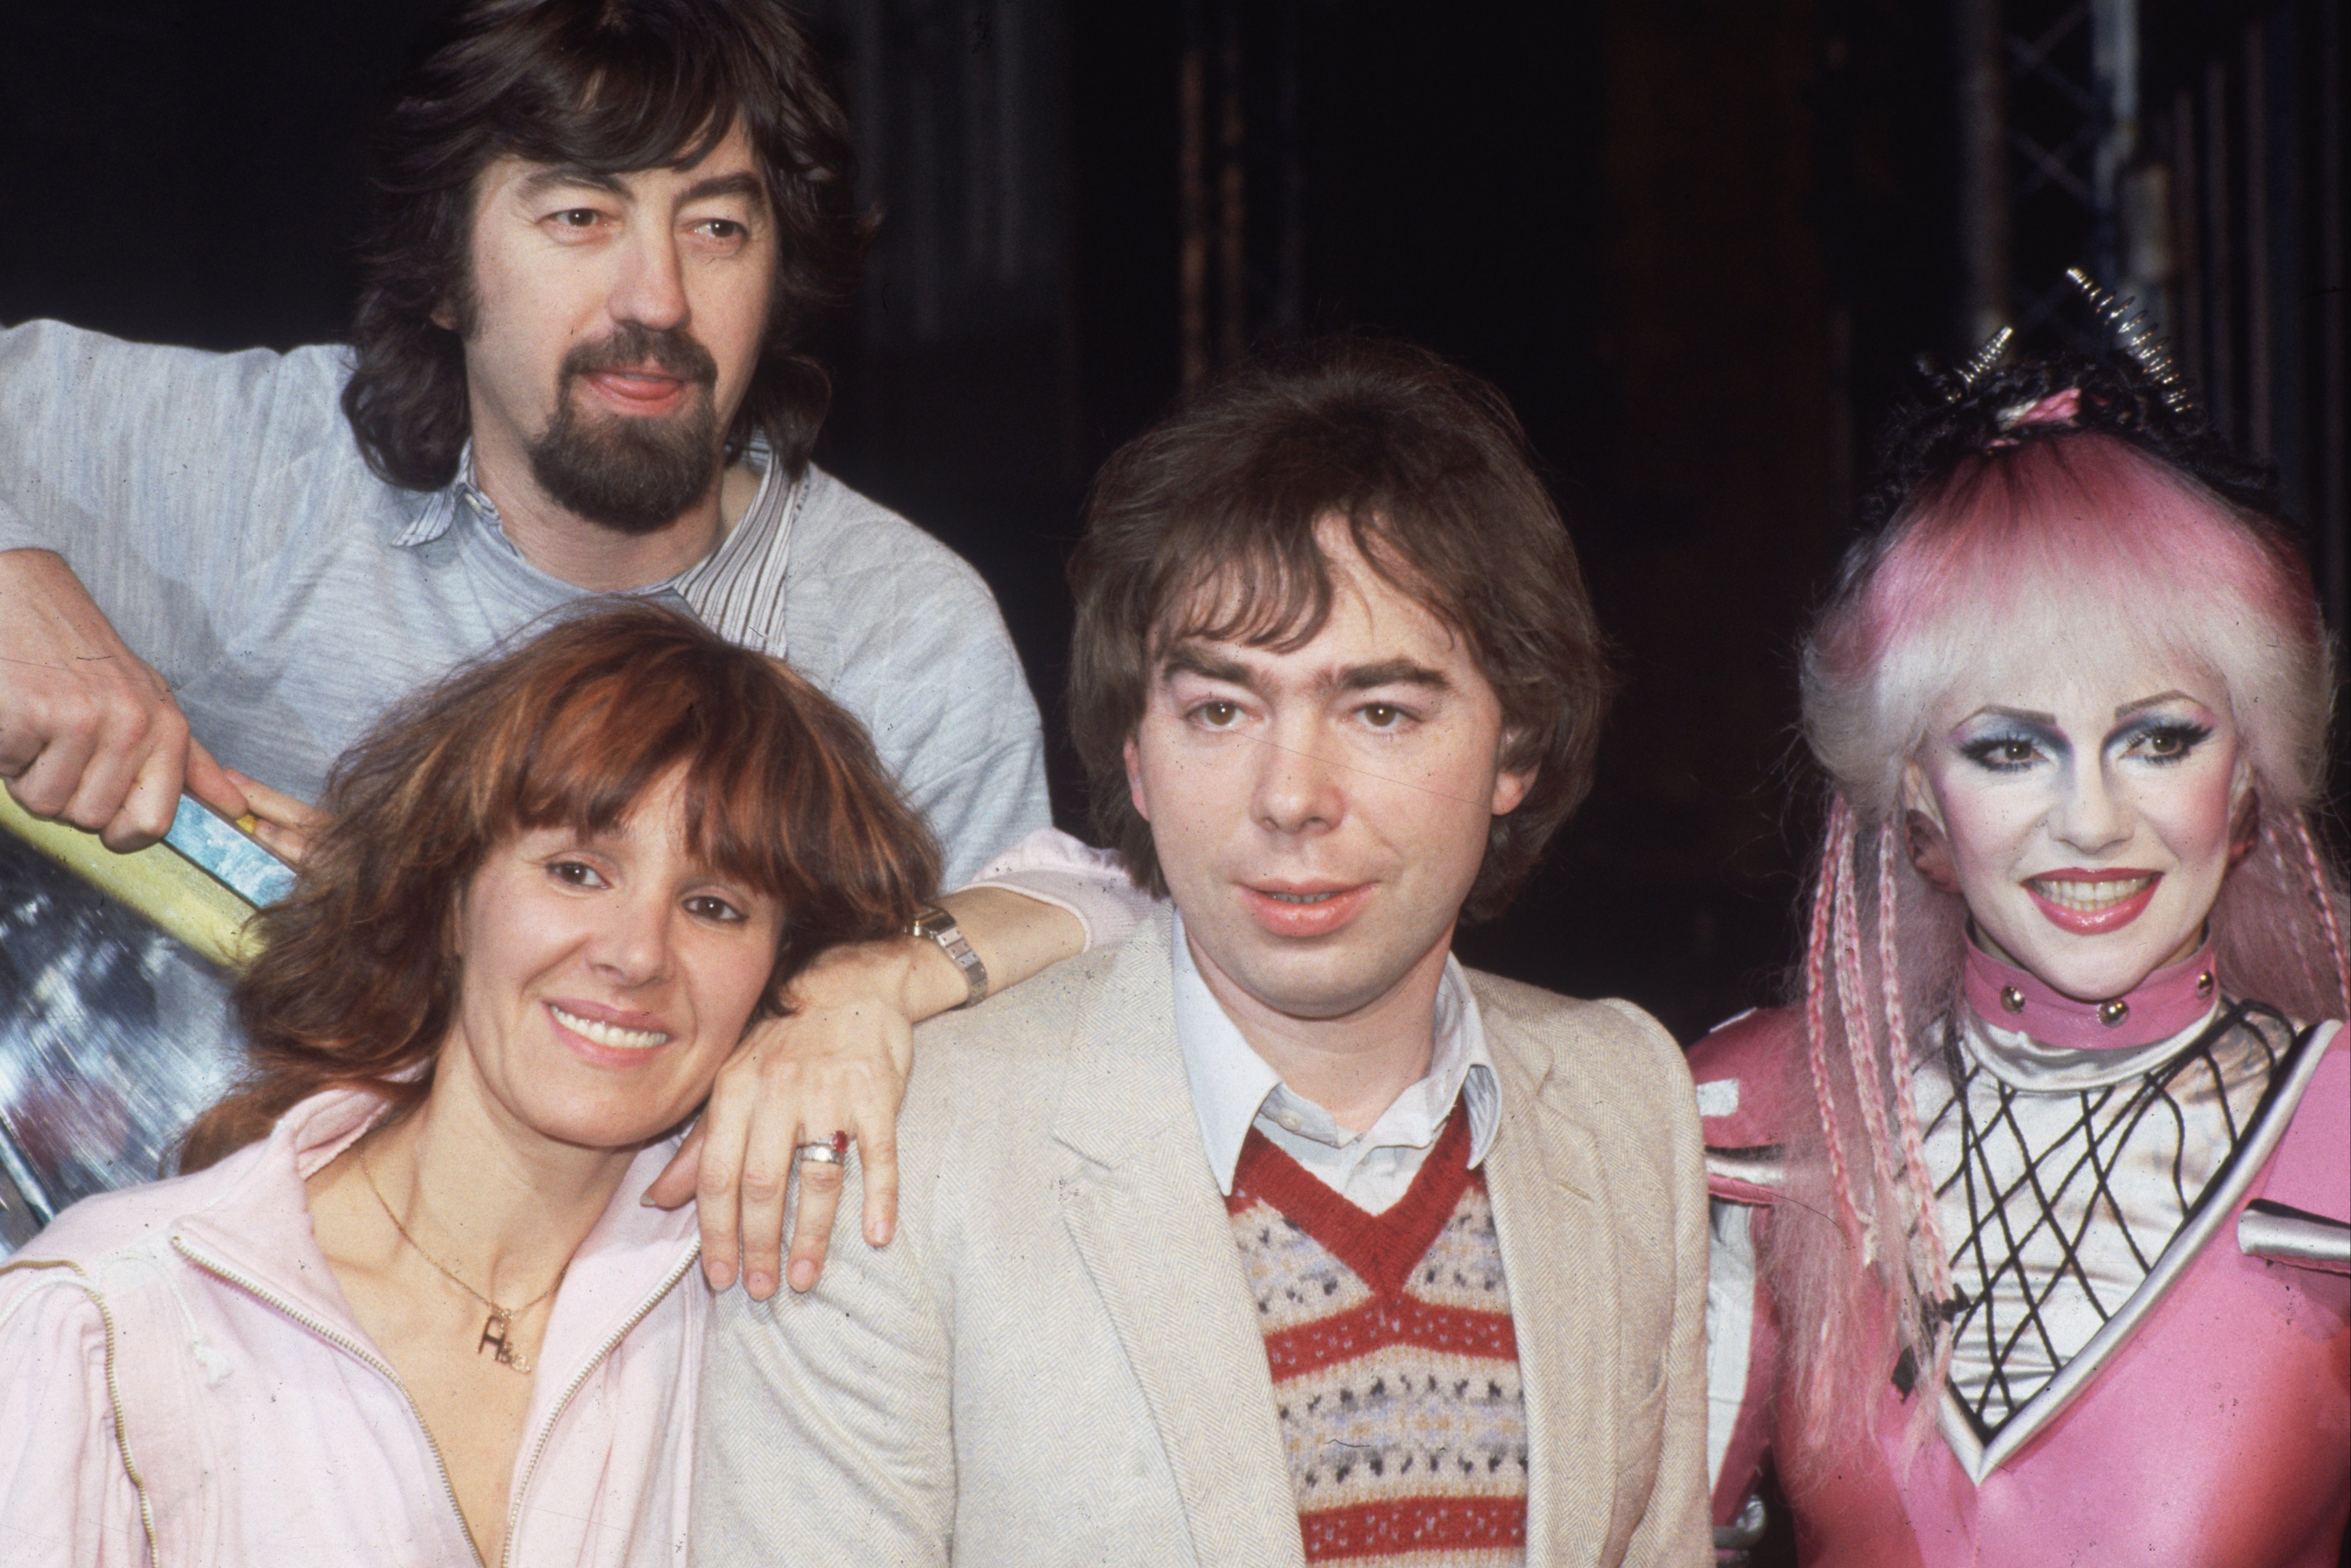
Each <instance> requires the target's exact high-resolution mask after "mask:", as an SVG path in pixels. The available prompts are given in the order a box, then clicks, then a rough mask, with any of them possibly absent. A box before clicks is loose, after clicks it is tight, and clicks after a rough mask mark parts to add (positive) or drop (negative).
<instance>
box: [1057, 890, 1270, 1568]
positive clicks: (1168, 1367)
mask: <svg viewBox="0 0 2351 1568" xmlns="http://www.w3.org/2000/svg"><path fill="white" fill-rule="evenodd" d="M1169 936H1170V932H1169V925H1168V922H1167V919H1166V916H1165V915H1164V914H1163V915H1159V916H1157V917H1156V918H1155V920H1154V921H1153V922H1152V923H1151V924H1150V925H1146V926H1145V927H1144V928H1143V929H1142V930H1140V931H1138V932H1137V933H1136V934H1135V936H1134V937H1133V938H1132V939H1131V940H1129V941H1128V943H1127V944H1126V946H1125V949H1124V950H1123V952H1122V953H1121V954H1120V956H1119V958H1118V960H1117V962H1116V963H1115V964H1114V965H1113V967H1112V970H1111V973H1110V975H1109V976H1108V977H1107V978H1106V981H1105V983H1104V986H1103V991H1102V998H1100V1000H1099V1001H1098V1002H1097V1003H1096V1004H1095V1009H1094V1011H1093V1014H1092V1017H1091V1018H1090V1019H1089V1020H1088V1023H1087V1026H1086V1030H1087V1038H1086V1040H1085V1042H1084V1044H1083V1046H1082V1048H1081V1051H1080V1052H1079V1053H1078V1055H1077V1057H1076V1059H1075V1060H1074V1061H1072V1062H1071V1075H1070V1078H1069V1081H1068V1083H1067V1085H1066V1088H1065V1092H1064V1095H1063V1099H1062V1103H1061V1109H1060V1111H1059V1113H1058V1115H1057V1119H1056V1122H1055V1127H1054V1135H1055V1137H1056V1139H1057V1140H1058V1141H1060V1142H1061V1144H1063V1145H1066V1146H1067V1147H1069V1148H1070V1149H1071V1150H1073V1151H1074V1152H1076V1153H1077V1154H1078V1155H1081V1158H1082V1163H1081V1165H1080V1166H1078V1168H1077V1172H1076V1174H1075V1176H1073V1177H1072V1178H1071V1180H1070V1181H1069V1182H1067V1183H1065V1184H1064V1185H1063V1186H1062V1190H1061V1210H1062V1218H1063V1220H1064V1222H1065V1223H1066V1224H1067V1226H1068V1228H1069V1232H1070V1237H1071V1240H1072V1241H1073V1242H1074V1243H1075V1244H1076V1247H1077V1250H1078V1255H1079V1256H1080V1258H1081V1259H1082V1260H1084V1263H1085V1266H1086V1270H1087V1271H1088V1273H1090V1274H1091V1275H1092V1278H1093V1282H1094V1288H1095V1290H1096V1291H1099V1292H1100V1294H1101V1298H1102V1304H1103V1306H1104V1307H1105V1309H1106V1310H1107V1311H1108V1312H1109V1314H1110V1318H1111V1322H1112V1323H1113V1326H1114V1328H1115V1329H1116V1332H1117V1334H1118V1339H1119V1343H1120V1345H1121V1347H1122V1348H1123V1350H1124V1352H1125V1354H1126V1358H1127V1361H1128V1364H1130V1366H1131V1367H1132V1368H1133V1369H1134V1375H1135V1380H1136V1381H1137V1382H1138V1383H1139V1384H1141V1385H1142V1388H1143V1396H1144V1401H1145V1403H1146V1404H1148V1405H1149V1406H1150V1409H1151V1416H1152V1420H1153V1422H1154V1424H1155V1426H1156V1427H1157V1428H1158V1432H1159V1437H1160V1441H1161V1443H1162V1445H1163V1446H1164V1448H1165V1452H1166V1455H1167V1461H1168V1464H1169V1467H1170V1468H1171V1469H1173V1470H1174V1471H1175V1483H1176V1486H1177V1488H1178V1490H1180V1492H1181V1494H1182V1496H1183V1501H1184V1512H1185V1517H1186V1521H1188V1523H1189V1524H1190V1527H1191V1534H1192V1549H1193V1552H1194V1554H1195V1556H1196V1557H1197V1559H1198V1560H1199V1561H1200V1562H1201V1563H1215V1564H1219V1565H1221V1564H1225V1563H1268V1564H1272V1563H1280V1564H1302V1563H1303V1562H1304V1549H1303V1547H1302V1545H1301V1540H1300V1536H1299V1532H1298V1503H1297V1498H1296V1494H1295V1493H1294V1492H1293V1491H1292V1490H1291V1488H1290V1465H1289V1459H1288V1458H1287V1456H1286V1455H1285V1454H1284V1453H1283V1451H1282V1444H1281V1431H1280V1418H1279V1416H1278V1415H1277V1413H1276V1411H1275V1409H1274V1404H1273V1388H1272V1384H1271V1381H1270V1378H1269V1376H1268V1375H1267V1372H1266V1362H1265V1342H1264V1340H1263V1338H1262V1337H1261V1336H1260V1334H1259V1330H1258V1326H1257V1312H1256V1304H1255V1302H1254V1301H1251V1300H1250V1297H1249V1289H1248V1286H1247V1284H1246V1282H1245V1281H1243V1279H1242V1275H1241V1265H1240V1257H1239V1253H1238V1250H1237V1249H1236V1248H1235V1246H1234V1243H1233V1236H1232V1228H1231V1225H1230V1224H1229V1222H1228V1219H1227V1218H1226V1214H1225V1207H1224V1203H1223V1201H1222V1199H1221V1197H1219V1195H1218V1193H1217V1183H1216V1177H1215V1176H1214V1175H1213V1174H1212V1173H1211V1172H1210V1171H1209V1169H1208V1160H1207V1155H1206V1154H1204V1153H1203V1152H1202V1150H1201V1147H1200V1134H1199V1127H1198V1124H1197V1122H1196V1119H1195V1117H1194V1114H1193V1111H1192V1094H1191V1088H1190V1085H1189V1084H1188V1082H1186V1078H1185V1075H1184V1063H1183V1056H1182V1052H1181V1050H1180V1048H1179V1047H1178V1046H1177V1044H1176V1041H1175V1000H1174V993H1173V987H1172V979H1171V970H1170V967H1169V949H1168V941H1169Z"/></svg>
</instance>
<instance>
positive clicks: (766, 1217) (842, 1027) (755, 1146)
mask: <svg viewBox="0 0 2351 1568" xmlns="http://www.w3.org/2000/svg"><path fill="white" fill-rule="evenodd" d="M939 902H940V904H942V905H944V906H945V907H946V909H947V910H948V911H949V912H951V913H952V914H953V915H955V917H956V922H957V924H958V925H959V926H960V927H961V930H962V933H963V936H964V937H965V939H966V940H967V942H968V943H969V944H970V945H971V947H972V950H973V951H974V952H975V953H977V955H978V956H979V958H980V960H981V963H982V966H983V967H984V969H985V971H986V974H987V988H988V989H989V990H990V991H997V990H1001V989H1003V988H1005V987H1007V986H1014V985H1018V984H1019V983H1020V982H1021V981H1023V980H1025V979H1027V978H1028V977H1029V976H1031V975H1034V974H1036V973H1037V972H1038V971H1040V969H1043V968H1045V967H1048V966H1050V965H1052V964H1057V963H1059V962H1061V960H1062V959H1064V958H1067V957H1070V956H1073V955H1075V954H1078V953H1081V952H1083V951H1084V950H1085V946H1086V927H1085V925H1084V923H1083V922H1082V921H1081V920H1080V919H1079V918H1078V917H1077V916H1076V915H1072V914H1071V913H1069V912H1068V911H1067V910H1065V909H1062V908H1061V907H1059V906H1058V905H1055V904H1050V903H1047V902H1044V901H1043V900H1041V899H1039V898H1036V897H1032V896H1031V895H1029V894H1026V893H1023V892H1021V891H1019V889H1017V888H1011V887H969V888H966V889H964V890H963V891H962V892H960V893H955V894H948V895H947V896H946V897H945V898H942V899H941V900H940V901H939ZM970 996H971V981H970V978H969V977H967V975H966V974H965V973H964V971H963V969H962V968H961V967H958V966H957V965H956V961H955V960H954V959H952V958H950V957H948V956H946V952H945V951H943V950H942V949H941V948H940V946H938V944H936V943H935V942H931V941H928V940H925V939H924V938H921V937H915V936H893V937H890V938H888V939H886V940H883V941H880V942H862V943H856V944H853V945H851V946H842V947H835V948H833V949H832V950H831V952H828V953H825V954H823V955H822V956H820V957H819V958H818V959H817V960H816V961H815V962H814V963H812V964H810V966H809V967H808V968H807V969H806V970H804V971H803V972H802V973H801V975H800V977H799V978H798V979H796V980H795V981H793V982H792V988H791V1000H792V1014H791V1016H790V1017H789V1018H783V1019H762V1020H761V1021H759V1022H758V1023H756V1024H754V1025H752V1027H751V1030H750V1031H749V1032H748V1033H747V1034H746V1035H745V1036H744V1038H743V1043H742V1045H741V1046H740V1047H739V1048H738V1049H737V1051H736V1052H735V1054H734V1055H733V1056H732V1057H731V1058H729V1059H728V1061H727V1062H726V1066H725V1067H723V1068H721V1069H720V1070H719V1073H718V1082H717V1084H716V1087H715V1088H713V1089H712V1091H711V1093H710V1103H709V1106H708V1108H707V1109H706V1110H705V1111H704V1112H703V1114H702V1121H701V1123H700V1124H698V1125H697V1126H696V1127H695V1130H694V1132H693V1133H692V1134H690V1135H688V1137H687V1138H686V1141H685V1145H684V1147H683V1148H681V1149H679V1150H678V1153H677V1157H676V1158H675V1159H674V1160H672V1161H671V1162H670V1163H669V1166H668V1168H667V1169H665V1170H664V1171H663V1172H662V1174H661V1175H660V1176H659V1177H657V1178H656V1179H655V1180H654V1182H653V1186H652V1187H651V1188H650V1189H648V1191H647V1193H646V1201H647V1202H649V1203H654V1204H658V1205H660V1206H661V1207H664V1208H674V1207H677V1206H678V1205H679V1204H681V1203H684V1201H685V1200H686V1199H688V1198H695V1199H697V1200H698V1201H699V1203H700V1205H701V1208H700V1215H701V1222H702V1271H703V1273H704V1274H705V1276H706V1277H707V1278H708V1279H709V1281H710V1283H711V1286H712V1288H713V1289H715V1290H721V1291H723V1290H725V1289H726V1287H727V1286H729V1285H731V1284H733V1283H734V1282H735V1280H736V1275H737V1265H738V1262H739V1265H740V1272H741V1275H742V1279H743V1284H744V1288H745V1289H746V1290H747V1291H750V1292H751V1294H752V1295H753V1296H755V1297H758V1299H760V1300H762V1301H765V1300H766V1299H767V1298H768V1297H769V1296H771V1295H773V1294H775V1292H776V1286H777V1283H778V1280H788V1281H789V1283H790V1285H791V1287H792V1289H793V1290H795V1291H805V1290H809V1289H810V1288H811V1287H813V1286H814V1285H815V1284H816V1281H817V1276H818V1274H820V1272H822V1270H823V1269H824V1255H825V1249H826V1247H827V1245H828V1244H829V1243H830V1242H831V1239H832V1225H833V1217H834V1215H835V1214H836V1213H837V1212H838V1211H839V1209H840V1207H841V1186H842V1178H843V1176H844V1172H843V1169H842V1167H841V1166H838V1165H832V1164H829V1163H820V1162H817V1161H813V1160H811V1161H809V1162H807V1163H805V1164H804V1165H803V1166H801V1169H800V1173H799V1176H800V1183H799V1207H798V1210H797V1211H796V1212H795V1213H794V1214H793V1215H792V1216H791V1227H792V1239H791V1254H790V1259H789V1264H788V1265H787V1268H785V1269H779V1268H778V1264H779V1263H780V1262H783V1260H784V1246H783V1235H784V1222H785V1214H784V1198H785V1195H786V1192H787V1190H788V1189H789V1186H790V1181H791V1175H792V1162H793V1158H794V1155H795V1154H796V1152H797V1150H798V1147H799V1145H801V1144H803V1143H823V1142H826V1141H828V1140H830V1139H831V1137H832V1135H833V1134H835V1133H847V1134H849V1135H850V1137H851V1139H852V1141H853V1142H854V1143H855V1144H856V1145H857V1163H858V1169H859V1172H860V1174H861V1176H862V1179H863V1181H864V1186H865V1215H864V1226H863V1229H864V1232H865V1239H866V1240H867V1242H869V1243H870V1244H872V1246H875V1247H882V1246H886V1245H888V1243H889V1240H890V1237H891V1234H892V1233H893V1231H894V1230H895V1229H896V1228H897V1223H898V1141H897V1128H898V1106H899V1104H900V1103H901V1102H902V1101H904V1099H905V1096H906V1076H907V1073H908V1071H910V1070H911V1068H912V1065H913V1061H914V1025H915V1024H917V1023H920V1022H921V1021H922V1020H923V1019H927V1018H933V1017H935V1016H937V1015H938V1014H940V1013H943V1012H946V1011H947V1010H948V1009H951V1008H956V1007H959V1006H961V1005H962V1004H963V1003H964V1002H966V1001H967V1000H968V999H969V998H970Z"/></svg>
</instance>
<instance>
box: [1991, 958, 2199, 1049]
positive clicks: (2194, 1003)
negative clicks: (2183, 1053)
mask: <svg viewBox="0 0 2351 1568" xmlns="http://www.w3.org/2000/svg"><path fill="white" fill-rule="evenodd" d="M1966 988H1967V997H1968V1006H1970V1007H1971V1008H1973V1009H1975V1010H1976V1015H1977V1016H1978V1017H1979V1018H1980V1019H1983V1020H1984V1022H1986V1023H1988V1024H1990V1025H1991V1026H1992V1027H1993V1028H1994V1029H2003V1030H2021V1031H2022V1032H2023V1033H2024V1034H2027V1035H2029V1036H2031V1037H2032V1039H2034V1040H2038V1041H2040V1042H2041V1043H2042V1044H2043V1045H2054V1046H2063V1047H2064V1048H2065V1049H2067V1050H2070V1051H2120V1050H2128V1049H2134V1048H2136V1047H2138V1046H2142V1045H2153V1044H2154V1043H2155V1042H2156V1041H2158V1040H2168V1039H2169V1038H2170V1037H2171V1036H2173V1035H2175V1034H2178V1033H2179V1031H2180V1030H2184V1029H2187V1028H2189V1027H2190V1026H2191V1025H2193V1024H2195V1023H2197V1022H2199V1021H2200V1020H2201V1019H2203V1017H2204V1015H2205V1014H2206V1013H2208V1012H2210V1011H2211V1010H2212V1004H2213V1002H2214V1001H2215V1000H2216V999H2217V998H2218V997H2219V995H2220V992H2219V989H2218V988H2217V987H2215V986H2214V984H2213V980H2212V944H2211V943H2210V942H2209V941H2208V942H2206V943H2205V944H2204V946H2201V947H2199V948H2198V949H2197V950H2196V952H2195V953H2194V954H2192V955H2190V956H2189V957H2187V958H2185V959H2183V960H2182V961H2180V962H2179V963H2177V964H2173V965H2170V966H2168V967H2165V968H2161V969H2158V970H2157V971H2156V972H2155V973H2154V974H2152V975H2149V976H2148V977H2147V978H2146V979H2144V980H2141V981H2140V982H2139V983H2138V985H2137V987H2136V988H2134V989H2133V990H2132V991H2131V993H2130V994H2129V995H2128V996H2126V997H2115V998H2110V999H2108V1000H2106V1001H2103V1002H2077V1001H2075V1000H2074V998H2071V997H2069V996H2065V995H2063V994H2062V993H2060V992H2057V991H2054V990H2052V989H2051V988H2049V987H2047V986H2045V985H2043V984H2042V983H2041V982H2040V981H2039V980H2036V979H2034V978H2033V977H2032V976H2031V975H2028V974H2026V973H2025V972H2024V971H2023V970H2022V969H2020V968H2018V967H2016V966H2015V965H2013V964H2005V963H2002V962H2001V960H1999V959H1998V958H1995V957H1993V956H1991V954H1989V953H1987V952H1985V951H1984V950H1983V949H1982V948H1980V947H1978V946H1975V945H1974V944H1973V943H1970V944H1969V945H1968V967H1967V981H1966Z"/></svg>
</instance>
